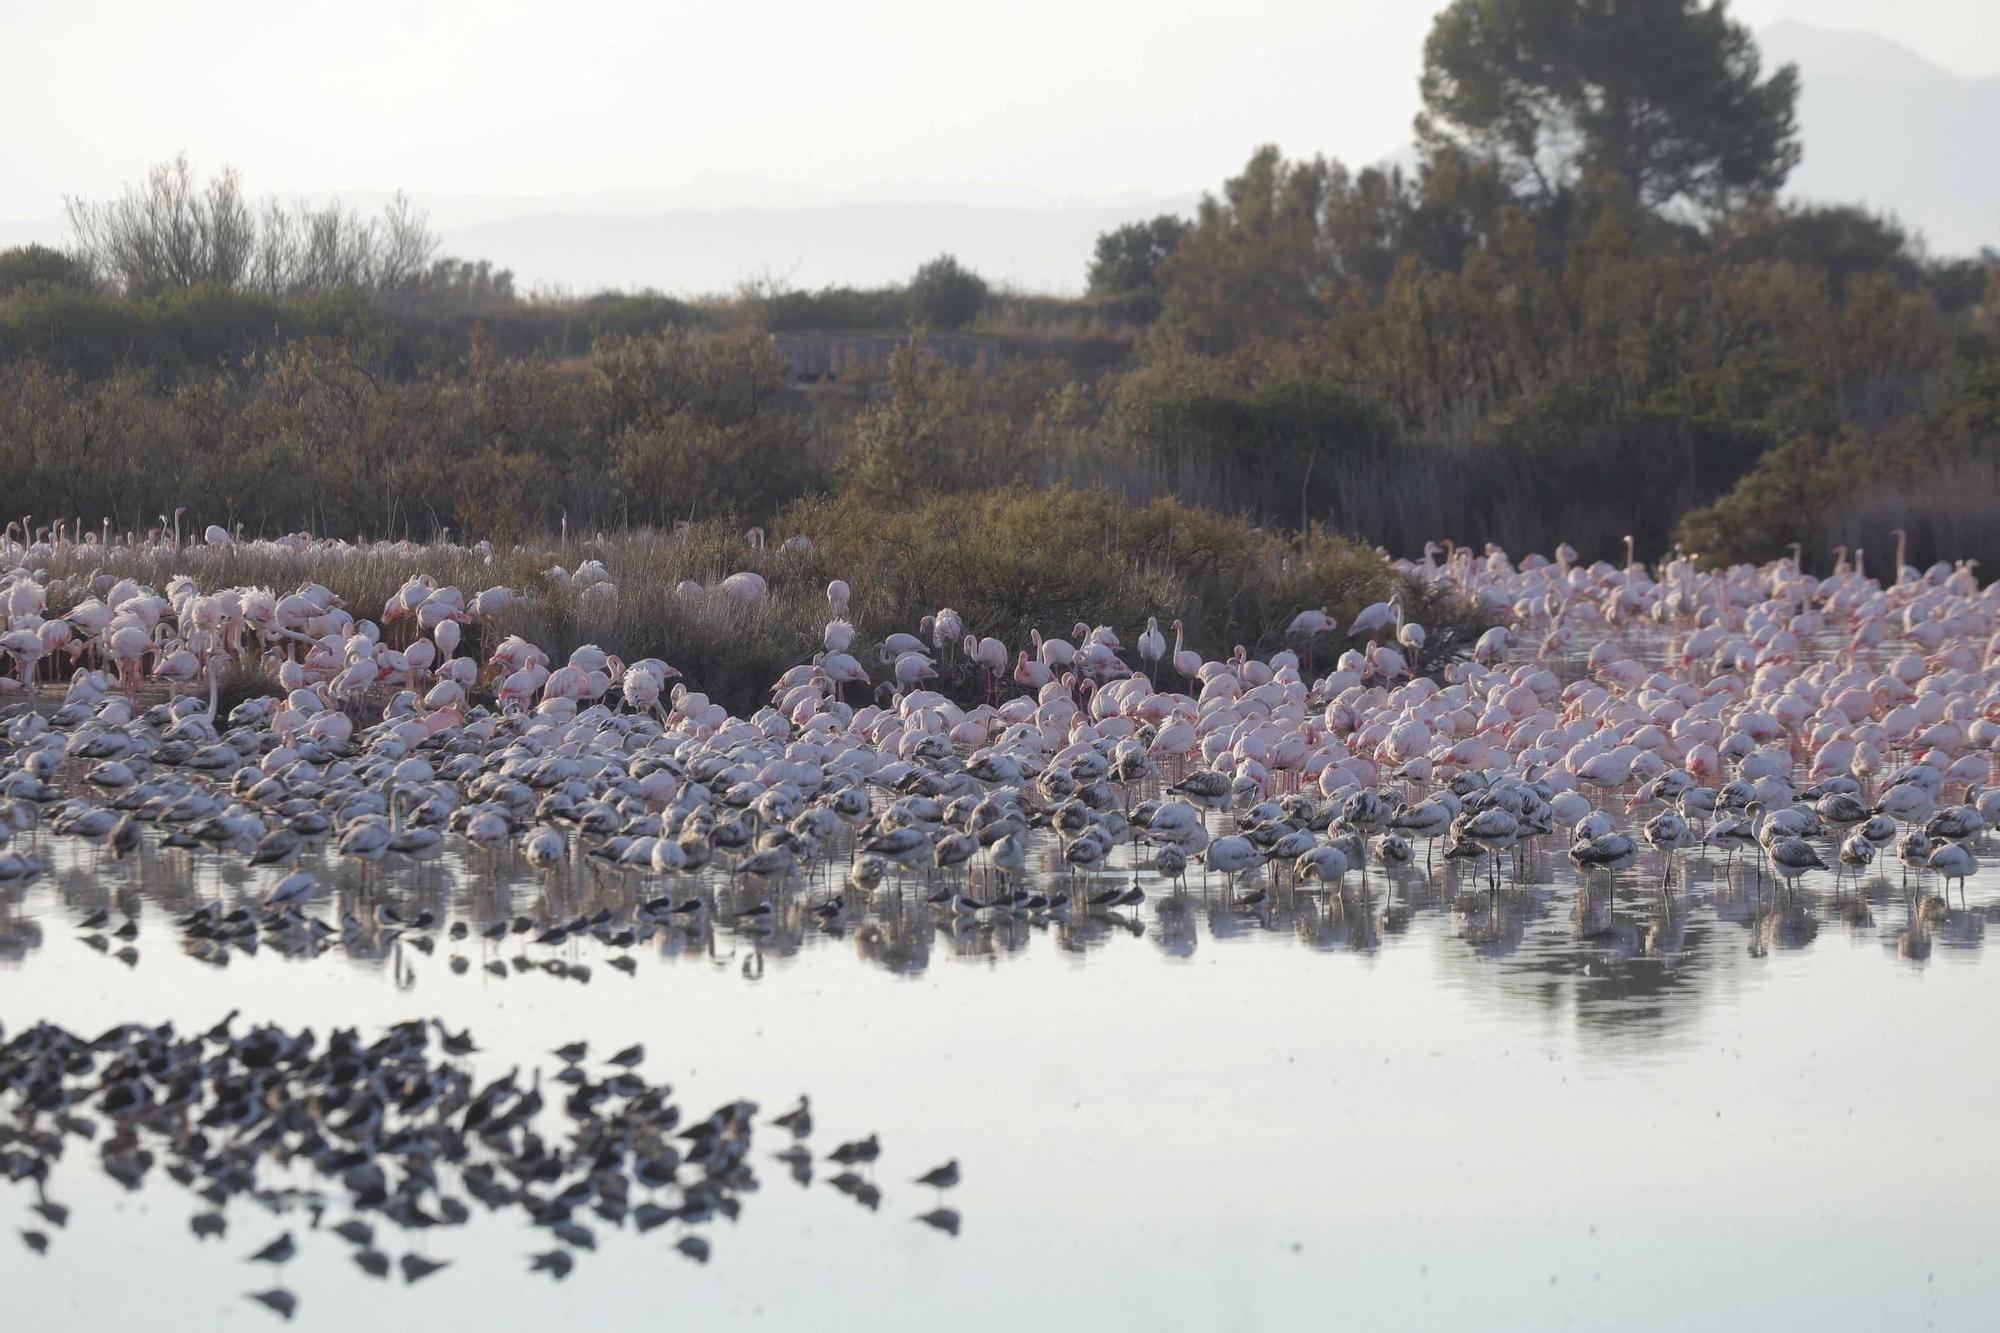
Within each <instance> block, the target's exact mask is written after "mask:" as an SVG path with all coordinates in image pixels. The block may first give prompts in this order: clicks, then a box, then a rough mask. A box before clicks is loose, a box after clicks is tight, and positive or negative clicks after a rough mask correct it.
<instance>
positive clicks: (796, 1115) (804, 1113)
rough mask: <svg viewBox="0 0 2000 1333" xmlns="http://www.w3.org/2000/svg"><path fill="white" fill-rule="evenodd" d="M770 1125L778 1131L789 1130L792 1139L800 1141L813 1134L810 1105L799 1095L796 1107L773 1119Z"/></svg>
mask: <svg viewBox="0 0 2000 1333" xmlns="http://www.w3.org/2000/svg"><path fill="white" fill-rule="evenodd" d="M771 1123H772V1124H774V1125H776V1126H777V1127H778V1128H779V1129H789V1130H790V1131H792V1135H793V1137H795V1138H801V1139H802V1138H804V1137H805V1136H806V1135H808V1134H810V1133H812V1132H813V1118H812V1108H811V1104H810V1103H809V1102H808V1100H807V1099H806V1097H805V1096H804V1095H803V1094H801V1095H800V1097H799V1104H798V1105H797V1106H795V1107H793V1108H792V1109H791V1110H789V1111H787V1112H785V1113H784V1114H783V1115H781V1116H776V1117H774V1118H773V1119H772V1121H771Z"/></svg>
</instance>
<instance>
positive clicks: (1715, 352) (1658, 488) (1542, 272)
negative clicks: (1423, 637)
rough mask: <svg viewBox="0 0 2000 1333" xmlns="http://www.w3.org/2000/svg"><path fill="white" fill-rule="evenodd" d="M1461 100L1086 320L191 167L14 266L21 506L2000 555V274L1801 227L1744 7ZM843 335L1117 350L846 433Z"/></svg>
mask: <svg viewBox="0 0 2000 1333" xmlns="http://www.w3.org/2000/svg"><path fill="white" fill-rule="evenodd" d="M1421 93H1422V99H1423V109H1422V111H1421V113H1420V115H1419V117H1418V121H1417V124H1416V126H1415V137H1416V141H1417V145H1418V149H1419V156H1418V159H1417V162H1416V165H1415V166H1414V167H1413V168H1412V169H1410V170H1407V171H1405V170H1396V169H1385V168H1362V169H1355V168H1352V167H1350V166H1348V165H1346V164H1343V163H1340V162H1338V161H1333V160H1330V159H1326V158H1321V157H1307V158H1294V157H1288V156H1287V155H1286V154H1285V153H1284V152H1282V151H1281V150H1280V149H1278V148H1277V147H1274V146H1266V147H1262V148H1259V149H1257V150H1255V151H1254V152H1253V153H1252V154H1251V155H1250V157H1249V159H1248V160H1247V161H1246V163H1245V164H1244V167H1243V169H1242V170H1241V171H1240V172H1238V173H1237V174H1235V175H1234V176H1232V177H1230V178H1229V179H1228V180H1227V181H1225V182H1223V183H1222V185H1221V186H1220V188H1219V189H1218V190H1216V191H1215V192H1213V193H1212V194H1210V195H1209V196H1207V197H1206V198H1204V200H1203V201H1202V203H1201V205H1200V207H1199V208H1198V209H1197V211H1196V213H1195V215H1194V216H1193V217H1191V218H1179V217H1160V218H1155V219H1151V220H1148V221H1144V222H1136V223H1133V224H1130V225H1128V226H1125V227H1121V228H1118V229H1115V230H1113V231H1110V232H1108V233H1106V234H1105V235H1104V236H1102V237H1100V238H1099V240H1098V243H1097V246H1096V248H1095V252H1094V254H1093V255H1092V257H1091V261H1090V264H1089V267H1088V272H1087V281H1088V285H1089V294H1088V295H1087V296H1086V297H1084V298H1083V299H1081V300H1076V301H1063V300H1055V299H1045V300H1036V299H1030V298H1024V297H1021V296H1019V295H1018V294H1013V293H1005V292H996V291H995V290H993V289H992V288H991V287H989V286H988V285H987V284H986V283H985V282H984V281H983V280H981V279H980V278H979V276H978V275H977V274H976V273H973V272H971V271H970V270H969V269H967V268H966V267H965V266H964V265H962V264H960V263H959V262H958V261H957V260H955V259H953V258H951V257H950V256H940V257H939V258H938V259H936V260H933V261H931V262H929V263H927V264H925V265H923V266H922V267H921V268H920V269H918V270H917V272H916V273H915V274H914V275H913V277H912V279H911V281H909V282H908V283H906V284H902V285H898V286H892V287H885V288H879V289H867V290H864V289H854V288H842V287H834V288H827V289H823V290H821V291H817V292H804V291H793V290H790V289H788V288H785V287H784V286H783V285H782V284H772V283H765V284H761V285H756V286H752V287H748V288H746V289H745V290H743V291H741V292H738V293H736V294H734V295H733V296H731V297H727V298H710V299H700V300H682V299H678V298H672V297H666V296H661V295H659V294H657V293H634V294H618V293H606V294H601V295H599V296H596V297H591V298H587V299H584V300H549V299H533V298H527V297H524V296H522V295H521V294H519V293H517V292H515V291H514V290H513V288H512V283H511V279H510V276H509V275H506V274H505V273H504V272H503V271H498V270H494V269H492V268H491V267H490V266H481V265H477V264H470V263H466V262H463V261H458V260H447V259H442V258H440V257H439V256H438V254H437V246H436V244H435V241H434V240H431V241H429V242H428V243H424V242H423V241H422V239H421V236H418V235H417V234H416V233H421V234H422V236H427V235H428V233H427V232H424V230H423V228H422V224H421V220H420V219H415V218H414V215H413V214H410V213H408V212H404V213H401V214H397V213H395V210H394V208H393V206H392V209H391V212H390V214H386V215H385V216H384V217H382V218H378V219H375V220H372V221H364V220H359V219H355V218H353V217H351V216H349V215H345V214H337V210H336V214H337V217H329V218H326V219H323V220H322V221H321V223H319V224H313V223H312V222H310V220H309V219H308V212H305V211H300V210H299V209H298V208H297V207H296V206H295V207H294V208H293V209H292V210H291V211H289V212H287V211H286V210H283V209H267V210H265V212H264V213H263V214H262V215H261V217H262V219H263V220H262V221H260V220H259V216H258V215H251V214H249V213H247V212H246V210H245V209H243V208H242V207H241V206H240V190H238V189H237V187H236V186H235V183H234V178H233V177H229V178H227V180H226V181H225V182H223V184H222V186H221V187H218V186H217V183H216V182H209V183H207V184H203V183H200V182H196V181H194V180H193V179H192V178H191V177H189V176H187V175H186V173H185V171H184V164H175V165H173V166H172V168H171V169H168V170H165V172H164V174H163V173H161V172H156V173H154V178H149V180H148V181H147V182H145V183H143V184H142V185H141V186H138V187H135V188H134V189H133V190H132V191H128V192H127V194H126V195H125V196H123V197H122V198H121V199H119V200H114V201H111V202H110V203H109V204H96V205H88V204H73V205H72V217H73V219H76V220H77V223H78V225H77V227H76V235H77V244H76V245H75V246H74V247H73V248H72V250H70V251H69V252H58V251H51V250H38V249H30V250H24V251H16V252H9V253H6V254H0V492H4V493H7V494H10V495H19V496H21V497H23V499H24V501H25V504H24V506H23V507H25V508H29V509H33V510H35V511H38V512H42V513H47V514H58V513H69V514H81V515H85V516H99V515H108V516H111V517H112V518H113V521H114V522H115V523H116V524H118V525H119V526H127V525H136V524H143V523H145V522H146V521H148V518H149V516H151V515H153V514H156V513H158V512H161V511H164V510H170V509H171V508H172V507H173V506H174V505H176V504H179V503H184V502H186V501H187V500H188V499H190V498H196V499H200V500H202V501H204V502H212V503H214V504H216V505H219V506H222V507H225V508H227V509H228V511H229V513H230V515H231V516H232V518H233V519H236V520H240V521H244V522H246V523H247V524H249V525H250V526H251V527H253V528H256V527H261V528H265V529H275V528H289V527H296V526H306V525H310V526H315V527H322V528H328V529H331V530H335V531H341V532H346V531H350V530H353V531H361V532H370V533H381V532H390V531H395V532H404V531H408V532H413V533H418V534H422V533H424V532H427V531H430V530H433V529H435V528H439V527H450V528H452V529H454V530H457V531H461V532H465V531H471V530H480V531H492V532H495V533H499V532H502V531H507V530H515V531H524V530H528V529H532V528H535V527H540V526H550V525H554V524H556V523H558V522H560V521H561V520H562V519H563V518H564V517H565V516H567V517H568V518H569V519H570V520H571V521H572V522H578V523H586V524H591V525H599V526H605V525H619V524H627V523H631V524H638V523H665V522H671V521H675V520H678V519H687V518H691V517H692V518H700V517H707V516H720V515H732V516H738V517H742V518H744V519H746V520H755V519H758V518H763V517H767V516H769V515H771V514H773V513H776V512H778V511H780V510H782V509H784V508H785V507H786V506H788V505H791V504H794V503H798V502H800V501H802V500H804V499H806V498H807V497H812V496H818V495H842V496H851V497H855V498H856V499H857V500H858V501H860V502H865V503H869V504H873V505H876V506H879V507H883V508H885V509H907V508H915V507H918V506H928V505H934V504H936V503H938V502H939V501H940V499H941V498H946V497H950V496H952V495H971V494H973V493H976V492H981V491H986V490H991V489H994V488H1001V487H1010V486H1018V485H1048V484H1051V483H1058V482H1068V483H1073V484H1075V485H1077V486H1080V487H1084V488H1087V489H1095V490H1100V491H1103V492H1106V493H1109V494H1111V495H1114V496H1118V497H1122V498H1123V499H1124V500H1125V501H1127V502H1129V503H1132V504H1139V503H1143V502H1145V501H1148V500H1150V499H1152V498H1154V497H1157V496H1163V495H1175V496H1179V497H1182V498H1183V499H1187V500H1190V501H1194V502H1196V503H1200V504H1203V505H1206V506H1208V507H1211V508H1215V509H1220V510H1225V511H1228V512H1231V513H1234V514H1238V515H1241V516H1244V517H1246V518H1248V519H1250V520H1251V521H1253V522H1260V523H1270V524H1277V525H1283V526H1287V527H1291V528H1297V529H1304V528H1307V527H1311V526H1317V525H1324V526H1326V527H1329V528H1331V529H1334V530H1337V531H1342V532H1349V533H1354V534H1359V535H1362V536H1365V537H1367V538H1368V539H1369V540H1371V541H1376V542H1380V543H1383V544H1385V545H1388V546H1390V547H1392V548H1394V549H1397V550H1402V551H1412V550H1415V549H1417V548H1418V547H1420V546H1421V545H1422V543H1423V542H1424V541H1426V540H1429V539H1431V538H1437V537H1449V538H1454V539H1457V540H1460V541H1471V542H1475V543H1476V542H1480V541H1489V540H1490V541H1497V542H1501V543H1504V544H1506V545H1508V546H1509V547H1511V548H1513V549H1516V550H1517V551H1518V550H1523V549H1527V548H1530V547H1535V546H1540V547H1543V548H1546V547H1548V546H1550V545H1552V544H1553V543H1554V542H1556V541H1557V540H1562V539H1567V540H1569V541H1571V542H1573V543H1574V544H1576V545H1577V546H1578V547H1579V548H1581V549H1582V550H1583V551H1584V552H1585V553H1586V555H1596V554H1606V555H1610V554H1614V553H1616V552H1617V551H1619V550H1620V549H1622V538H1623V536H1624V535H1625V534H1626V533H1631V534H1633V535H1634V536H1635V537H1636V538H1637V539H1638V541H1639V543H1640V546H1641V548H1642V550H1645V551H1648V552H1656V553H1657V552H1663V551H1665V550H1667V549H1668V548H1669V547H1671V546H1673V545H1674V544H1675V543H1676V542H1680V543H1682V544H1683V545H1684V546H1685V547H1686V549H1688V550H1690V551H1693V552H1696V553H1698V554H1700V555H1701V556H1702V557H1703V558H1706V559H1736V558H1748V557H1760V558H1761V557H1767V556H1770V555H1773V554H1776V553H1777V552H1778V551H1780V550H1782V549H1783V547H1784V546H1785V545H1786V544H1788V543H1790V542H1791V541H1794V540H1800V541H1803V542H1805V543H1807V545H1808V546H1809V547H1811V548H1813V549H1814V550H1815V551H1819V552H1823V551H1824V548H1825V547H1826V546H1828V545H1830V544H1831V543H1832V542H1833V541H1835V540H1840V539H1842V538H1857V537H1859V536H1861V535H1865V533H1866V531H1867V530H1869V529H1870V527H1871V525H1878V524H1887V525H1889V526H1904V527H1908V528H1910V529H1911V530H1912V532H1913V534H1914V535H1915V536H1916V538H1917V541H1918V548H1917V549H1918V550H1919V552H1920V553H1925V552H1926V550H1927V548H1926V547H1925V546H1924V543H1925V542H1930V543H1932V546H1931V548H1929V549H1930V550H1932V551H1935V552H1936V553H1941V554H1967V555H1979V554H1982V550H1983V547H1984V545H1986V544H1988V543H1992V544H1994V545H1995V546H1996V549H1995V550H1994V551H1993V552H1992V553H1991V555H1990V556H1989V557H1988V558H1989V561H1991V560H1995V559H2000V538H1995V537H1992V536H1990V535H1989V534H1988V531H1987V529H1988V528H1990V524H1985V523H1984V522H1982V521H1980V519H1981V516H1982V515H1983V509H1982V508H1981V505H1983V504H1984V503H1985V497H1991V496H1992V495H1994V494H1996V493H2000V492H1996V491H1995V490H1994V488H1993V485H1992V482H1993V480H1994V478H1995V476H1996V475H2000V448H1996V447H1995V444H1996V440H2000V421H1997V420H1996V413H1995V410H1994V408H1993V402H1994V400H1995V397H1996V390H1995V388H1994V385H1995V383H1996V382H1997V381H2000V374H1996V355H1995V349H1996V335H1997V334H2000V327H1996V323H1997V322H2000V264H1996V260H1995V256H1994V255H1993V254H1992V253H1991V252H1990V251H1989V252H1987V253H1984V254H1982V255H1980V256H1977V257H1965V258H1938V257H1934V256H1931V255H1928V254H1927V253H1925V252H1924V250H1923V248H1922V247H1921V245H1920V244H1918V243H1917V242H1916V241H1914V240H1913V239H1912V238H1911V237H1910V236H1908V235H1907V234H1906V233H1905V232H1904V231H1903V230H1902V229H1901V228H1900V227H1899V226H1898V225H1897V224H1896V223H1895V222H1894V220H1893V219H1892V218H1888V217H1884V216H1880V215H1876V214H1873V213H1871V212H1869V211H1867V210H1865V209H1861V208H1858V207H1847V206H1802V205H1788V204H1784V203H1781V202H1779V201H1778V200H1777V198H1776V195H1777V191H1778V190H1779V188H1780V187H1781V186H1782V185H1783V183H1784V181H1785V179H1786V176H1787V174H1788V173H1789V171H1790V169H1791V168H1792V166H1793V165H1794V164H1795V163H1796V162H1797V161H1798V158H1799V154H1800V152H1801V151H1802V145H1801V144H1800V143H1799V139H1798V134H1797V129H1796V124H1795V115H1794V110H1795V104H1796V98H1797V93H1798V75H1797V71H1796V70H1793V69H1790V68H1789V67H1787V68H1782V69H1777V70H1768V71H1767V70H1765V69H1764V68H1763V67H1762V65H1761V62H1760V60H1759V57H1758V53H1757V51H1756V47H1755V43H1754V40H1753V39H1752V38H1751V37H1750V35H1749V34H1748V32H1747V30H1745V29H1744V28H1743V27H1742V25H1740V24H1739V23H1737V22H1736V21H1735V20H1734V19H1733V17H1732V16H1731V15H1730V13H1729V11H1728V8H1727V6H1726V5H1725V4H1723V3H1720V0H1706V2H1704V0H1629V2H1627V3H1621V4H1618V5H1605V4H1603V3H1601V0H1456V3H1453V4H1451V5H1449V6H1447V7H1446V8H1445V9H1444V10H1443V11H1442V12H1441V13H1440V14H1439V16H1438V17H1437V19H1436V21H1435V23H1434V25H1433V28H1432V30H1431V33H1430V36H1429V39H1428V41H1427V42H1426V45H1425V52H1424V68H1423V74H1422V80H1421ZM232 199H235V200H236V201H237V202H235V203H232V202H231V200H232ZM176 218H180V219H183V220H188V219H192V221H191V222H190V223H189V224H188V226H183V227H181V228H179V229H178V230H177V229H176V228H175V227H174V226H171V225H167V224H168V223H171V222H172V220H173V219H176ZM246 218H247V221H246ZM217 219H221V221H219V222H218V221H217ZM272 219H289V220H284V221H273V220H272ZM340 219H344V220H340ZM399 219H400V220H399ZM316 225H317V227H318V228H319V229H318V230H316ZM203 226H207V227H208V228H209V230H210V232H212V233H214V234H213V235H211V236H210V238H209V239H207V240H196V241H189V242H187V243H185V244H182V243H181V242H179V241H176V242H175V243H174V244H172V245H168V244H164V243H155V242H153V241H149V240H146V238H147V237H149V236H153V235H155V234H164V235H168V236H174V237H178V236H181V235H182V233H183V232H187V231H189V229H190V228H191V229H192V232H193V234H194V235H195V236H196V237H199V236H200V234H201V231H202V227H203ZM413 226H414V227H415V229H416V231H415V233H413V232H412V231H411V228H412V227H413ZM322 233H323V234H322ZM114 237H122V238H123V239H118V240H115V241H114V240H113V239H112V238H114ZM142 242H144V243H142ZM177 247H178V248H177ZM266 252H268V254H269V255H270V256H271V257H270V258H268V259H267V258H259V256H260V255H264V254H266ZM287 256H289V258H287ZM343 256H345V258H343ZM812 328H819V329H840V328H914V329H916V330H918V331H919V333H920V334H921V332H922V331H924V330H944V329H959V328H973V329H985V330H989V331H996V332H1004V331H1007V330H1018V329H1022V328H1039V329H1043V330H1055V331H1057V332H1059V333H1062V334H1066V335H1074V336H1080V337H1085V338H1089V339H1094V340H1097V341H1100V342H1102V343H1104V344H1105V345H1106V346H1107V347H1108V348H1109V349H1110V354H1108V355H1100V356H1093V357H1089V358H1079V357H1069V358H1066V359H1054V360H1036V359H1031V358H1020V359H1016V360H1013V361H1010V362H1008V363H1007V364H1006V365H1005V367H1004V368H1003V370H1002V372H1001V373H1000V374H998V375H995V376H977V375H971V374H967V373H963V372H960V371H957V370H954V369H953V368H952V367H951V366H950V365H948V364H946V363H945V362H944V361H943V360H941V359H939V358H935V357H931V356H928V355H926V354H925V353H924V352H923V350H922V342H921V338H919V340H918V342H917V343H916V345H915V347H914V349H913V350H911V351H909V352H906V353H904V354H899V355H898V356H897V357H895V358H894V359H893V360H892V361H891V362H890V364H889V365H888V366H887V367H886V368H884V369H881V370H879V371H871V372H863V373H857V374H856V375H855V376H854V377H853V378H852V379H851V380H850V381H849V382H848V383H845V384H841V385H837V386H833V387H831V388H829V389H825V390H821V391H814V392H802V391H801V390H799V389H798V388H797V387H795V386H792V385H790V384H788V383H787V381H786V377H785V375H784V372H783V368H782V367H781V366H780V365H779V364H778V363H777V361H776V360H775V357H774V355H773V352H772V349H771V345H770V343H769V340H768V338H766V337H765V336H764V335H765V334H768V333H769V332H772V331H783V330H790V329H812ZM72 462H81V463H83V464H85V466H81V467H75V468H72V467H71V466H70V464H71V463H72ZM1954 543H1955V546H1954V545H1953V544H1954ZM1849 544H1853V542H1852V541H1850V543H1849ZM1947 548H1950V549H1947Z"/></svg>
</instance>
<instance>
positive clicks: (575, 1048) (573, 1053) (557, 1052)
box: [549, 1041, 590, 1065]
mask: <svg viewBox="0 0 2000 1333" xmlns="http://www.w3.org/2000/svg"><path fill="white" fill-rule="evenodd" d="M589 1051H590V1043H589V1042H583V1041H573V1042H571V1043H569V1045H567V1046H558V1047H556V1048H555V1049H554V1050H553V1051H550V1052H549V1054H550V1055H553V1056H554V1057H555V1058H556V1059H558V1060H560V1061H562V1062H563V1063H564V1064H566V1065H573V1064H577V1063H579V1062H580V1061H582V1059H583V1057H584V1056H585V1055H586V1054H588V1053H589Z"/></svg>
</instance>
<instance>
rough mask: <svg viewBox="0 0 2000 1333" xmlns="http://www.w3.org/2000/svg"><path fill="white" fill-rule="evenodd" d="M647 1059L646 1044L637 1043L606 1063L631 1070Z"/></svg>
mask: <svg viewBox="0 0 2000 1333" xmlns="http://www.w3.org/2000/svg"><path fill="white" fill-rule="evenodd" d="M645 1058H646V1046H645V1043H643V1042H635V1043H634V1044H633V1045H630V1046H627V1047H626V1048H625V1049H624V1050H622V1051H620V1052H618V1054H616V1055H614V1056H612V1057H611V1058H610V1059H609V1060H607V1061H605V1063H606V1064H614V1065H618V1066H620V1067H621V1068H625V1069H631V1068H633V1067H634V1066H636V1065H637V1064H638V1063H639V1062H640V1061H641V1060H643V1059H645Z"/></svg>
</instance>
